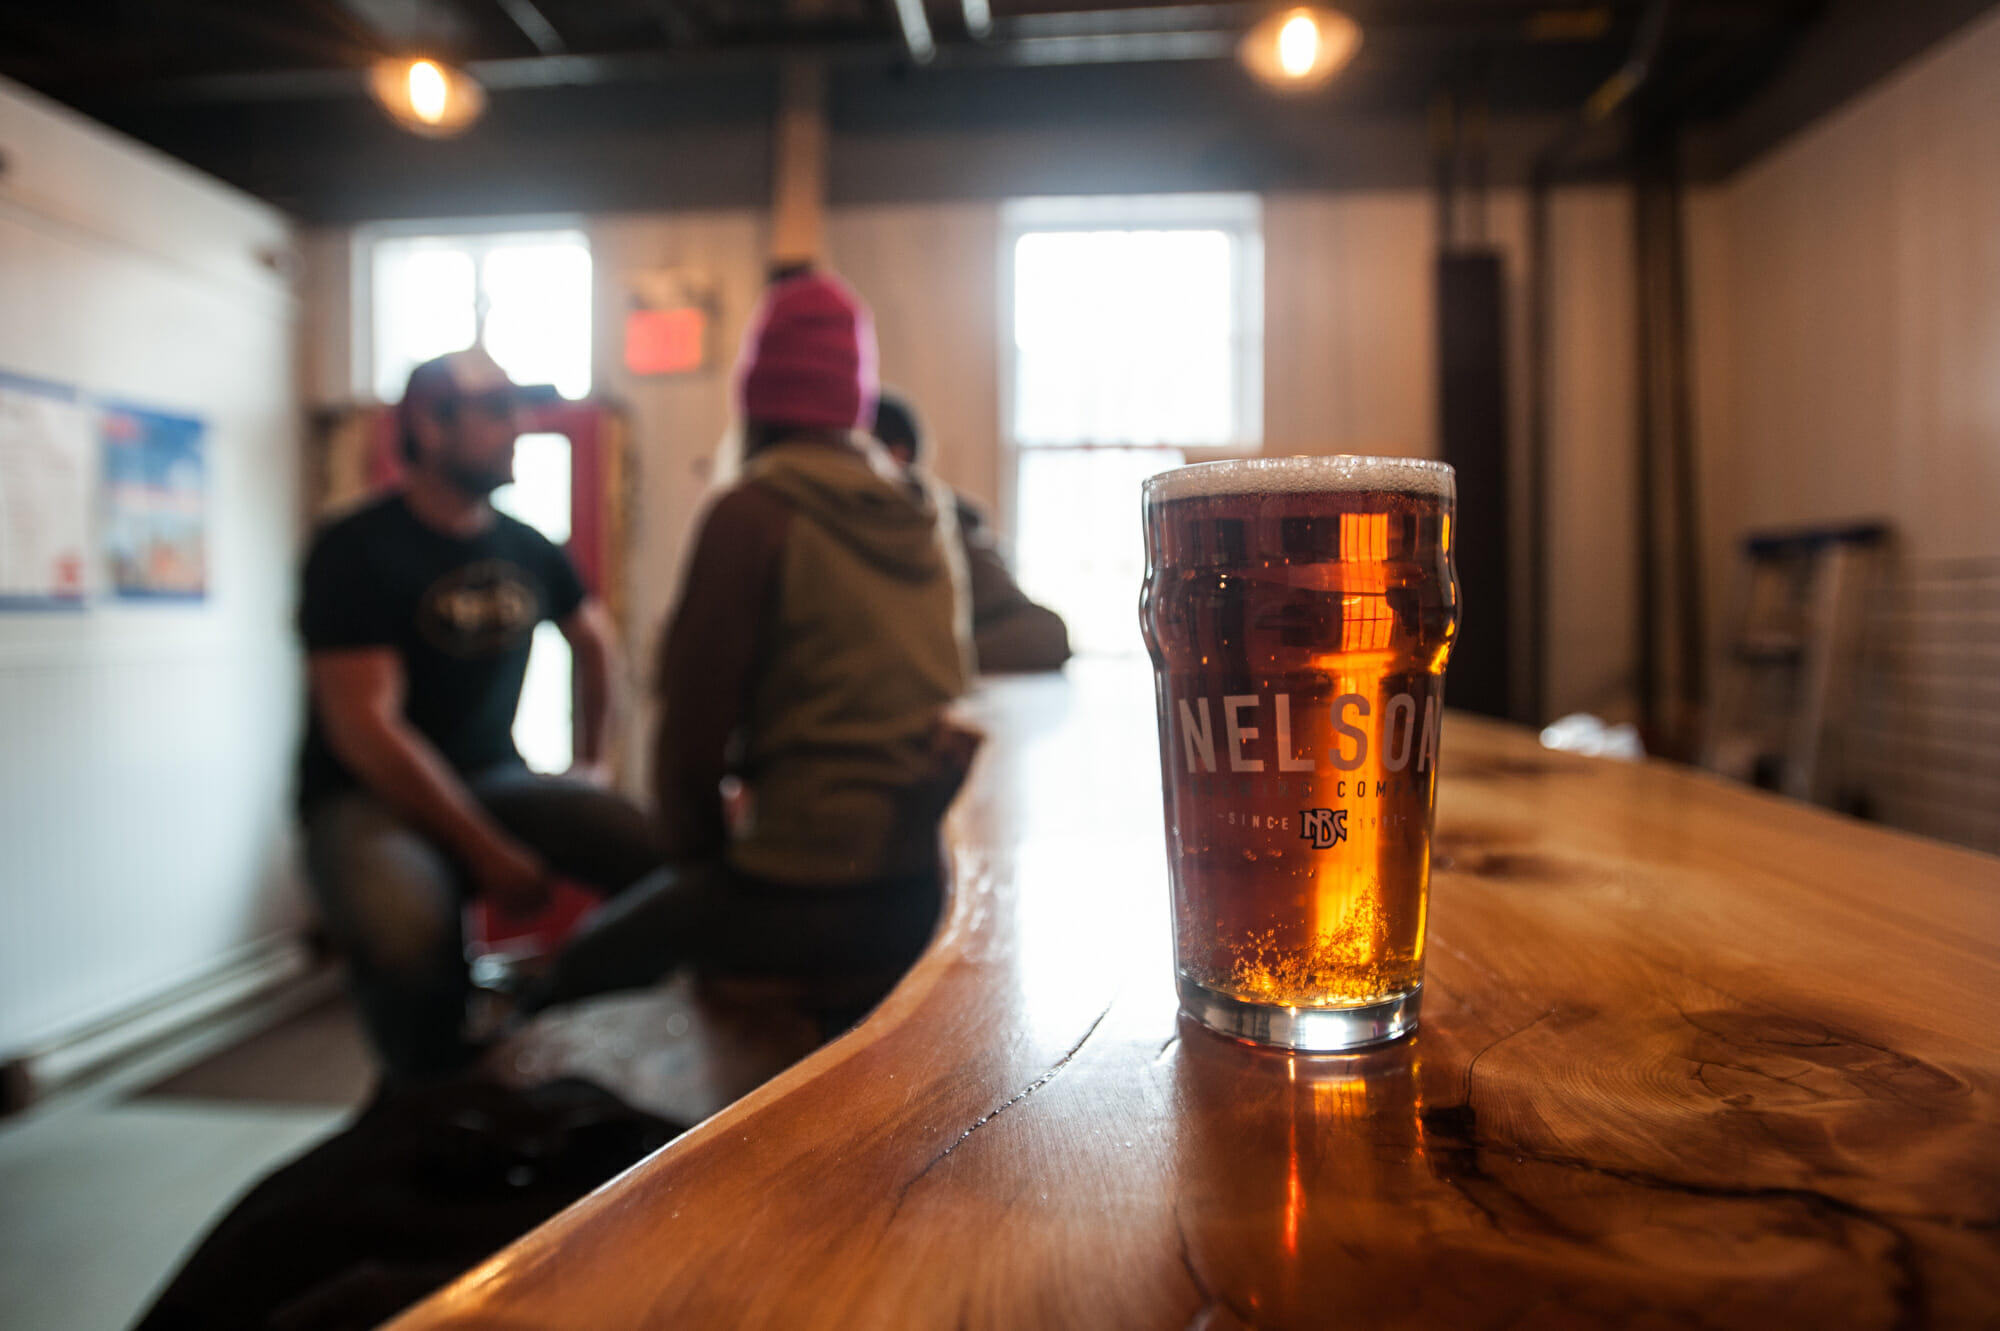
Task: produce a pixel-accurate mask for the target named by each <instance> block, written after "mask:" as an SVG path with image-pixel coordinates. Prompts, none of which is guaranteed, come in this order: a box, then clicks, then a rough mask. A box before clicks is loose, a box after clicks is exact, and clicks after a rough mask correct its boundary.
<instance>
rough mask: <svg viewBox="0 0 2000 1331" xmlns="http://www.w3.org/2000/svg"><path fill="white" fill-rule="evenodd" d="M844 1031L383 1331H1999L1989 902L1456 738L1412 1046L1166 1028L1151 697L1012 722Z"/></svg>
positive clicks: (1643, 789)
mask: <svg viewBox="0 0 2000 1331" xmlns="http://www.w3.org/2000/svg"><path fill="white" fill-rule="evenodd" d="M979 705H980V707H981V709H982V710H983V712H984V715H985V720H986V722H987V724H988V725H990V726H991V727H992V728H993V731H994V733H995V741H994V743H993V744H992V745H990V746H989V749H988V752H987V754H986V755H985V756H984V757H983V758H982V760H981V768H980V770H979V771H978V773H977V774H976V777H975V783H974V785H973V787H972V788H971V789H970V790H969V792H968V795H967V797H966V798H965V799H964V800H963V801H962V802H961V808H960V811H959V812H958V814H957V815H955V821H954V828H953V833H954V840H955V845H956V857H957V868H958V874H959V879H958V884H957V888H956V894H955V898H954V901H953V904H952V908H951V911H950V914H949V917H948V920H947V923H946V925H945V927H944V928H943V930H942V932H941V934H940V936H939V938H938V939H937V940H936V942H935V943H934V945H933V947H932V949H931V951H930V953H929V954H928V955H927V956H926V958H925V959H924V960H923V962H921V963H920V965H919V966H918V968H917V969H916V970H915V971H914V972H913V973H912V974H911V975H910V977H909V978H908V979H907V980H906V981H905V983H904V984H903V986H902V987H901V988H900V989H899V990H898V991H897V992H896V993H895V994H894V995H892V997H891V998H890V999H889V1001H888V1002H887V1003H886V1004H885V1005H884V1006H883V1008H882V1009H880V1010H879V1011H878V1012H877V1013H876V1014H875V1015H874V1016H873V1017H871V1018H870V1019H869V1021H868V1022H866V1023H865V1024H864V1025H863V1026H862V1027H861V1028H859V1029H858V1030H857V1031H855V1032H854V1033H852V1034H851V1035H850V1036H848V1037H847V1038H846V1039H844V1040H842V1041H840V1042H838V1043H836V1044H834V1045H831V1046H828V1047H827V1048H825V1049H823V1050H821V1051H820V1052H819V1053H818V1054H816V1055H815V1056H813V1057H812V1058H810V1059H808V1060H806V1061H805V1062H803V1063H801V1064H799V1065H798V1066H796V1067H794V1068H793V1069H792V1070H791V1071H789V1072H788V1073H786V1074H785V1075H784V1076H782V1077H780V1078H779V1079H777V1080H775V1081H773V1082H771V1083H769V1084H767V1085H766V1086H764V1087H763V1088H761V1089H760V1090H759V1091H757V1092H756V1093H754V1094H752V1095H751V1096H749V1097H747V1098H746V1099H744V1100H742V1101H740V1102H739V1103H737V1104H736V1105H734V1106H733V1107H731V1108H730V1109H728V1110H726V1111H724V1112H723V1113H721V1114H719V1115H717V1116H716V1117H715V1118H713V1119H711V1120H709V1121H708V1122H706V1123H705V1124H703V1125H702V1126H701V1127H699V1128H697V1129H696V1130H695V1131H693V1132H691V1133H689V1134H687V1135H686V1136H685V1137H683V1138H682V1139H681V1140H679V1141H678V1142H676V1143H675V1144H674V1145H672V1146H670V1147H668V1148H667V1149H666V1150H664V1151H662V1152H661V1153H660V1154H658V1155H657V1156H654V1157H653V1158H652V1159H650V1160H648V1161H646V1162H644V1163H643V1164H641V1165H640V1166H638V1167H637V1168H635V1169H634V1170H632V1171H631V1172H630V1173H628V1174H626V1175H625V1176H624V1177H622V1178H620V1179H618V1180H616V1181H615V1182H613V1183H612V1184H610V1185H608V1186H607V1187H605V1188H604V1189H602V1190H600V1191H599V1192H597V1193H596V1194H594V1195H592V1196H591V1197H589V1198H586V1199H585V1200H584V1201H583V1202H581V1203H579V1204H578V1205H577V1206H575V1207H573V1208H571V1209H570V1210H569V1211H567V1212H565V1213H564V1214H563V1215H561V1216H559V1217H558V1218H557V1219H556V1220H554V1221H553V1222H551V1223H550V1224H548V1225H546V1226H544V1227H543V1228H542V1229H540V1230H537V1231H536V1232H535V1233H533V1234H531V1235H529V1236H528V1237H527V1238H525V1239H524V1240H522V1241H521V1242H520V1243H518V1244H516V1245H515V1246H514V1247H512V1248H510V1249H508V1250H507V1251H506V1252H504V1253H502V1254H500V1255H499V1256H498V1257H496V1258H495V1259H493V1260H492V1261H490V1262H488V1263H487V1264H485V1265H484V1266H482V1267H480V1268H478V1269H477V1270H475V1271H473V1272H471V1273H470V1274H468V1275H467V1276H466V1277H464V1278H463V1279H461V1280H460V1281H459V1282H457V1283H456V1284H455V1285H453V1286H451V1287H450V1288H449V1289H447V1290H445V1291H444V1292H442V1293H440V1294H439V1295H438V1296H436V1297H435V1298H433V1299H431V1300H430V1301H429V1302H427V1303H425V1304H423V1305H421V1306H419V1307H418V1308H417V1309H415V1310H413V1311H412V1312H411V1313H409V1314H408V1315H406V1316H405V1317H404V1318H403V1319H402V1320H401V1321H399V1322H398V1323H396V1325H397V1326H398V1327H400V1328H406V1329H414V1328H437V1327H458V1326H479V1327H491V1328H554V1327H588V1328H593V1329H599V1328H601V1329H607V1331H608V1329H611V1328H625V1327H632V1328H638V1327H666V1326H687V1327H708V1326H728V1327H788V1328H789V1327H802V1326H839V1327H912V1326H921V1327H928V1326H963V1327H973V1328H978V1327H1036V1328H1040V1327H1076V1328H1103V1327H1140V1328H1153V1327H1158V1328H1181V1327H1197V1328H1216V1329H1219V1328H1233V1327H1239V1326H1260V1327H1323V1326H1368V1327H1429V1326H1438V1327H1445V1326H1449V1327H1453V1328H1486V1327H1491V1328H1501V1327H1515V1326H1535V1327H1569V1326H1618V1327H1666V1326H1689V1325H1699V1326H1705V1327H1752V1326H1771V1325H1799V1326H1818V1327H1856V1328H1864V1327H1865V1328H1873V1327H1883V1328H1892V1327H1915V1326H1941V1327H1943V1326H1950V1327H1972V1326H1990V1325H1993V1324H1995V1322H1996V1321H2000V1098H1996V1088H2000V943H1996V940H2000V861H1995V860H1993V859H1989V858H1986V857H1982V856H1978V855H1973V854H1970V853H1967V852H1961V851H1956V850H1952V849H1949V848H1947V847H1944V846H1940V845H1935V844H1931V843H1927V842H1923V841H1918V840H1914V839H1911V838H1907V837H1901V836H1896V835H1893V834H1890V833H1886V832H1883V831H1880V830H1878V829H1873V828H1869V827H1866V826H1863V825H1861V824H1858V823H1854V822H1851V821H1847V820H1843V819H1839V818H1836V817H1833V816H1830V815H1827V814H1823V813H1820V812H1818V811H1815V810H1812V809H1808V808H1805V807H1802V806H1796V805H1792V804H1788V803H1783V802H1780V801H1778V800H1775V799H1771V798H1767V797H1764V796H1761V795H1758V794H1755V793H1752V792H1747V791H1744V790H1740V789H1736V788H1733V787H1730V786H1726V785H1724V784H1723V783H1721V782H1719V781H1716V780H1713V779H1710V778H1708V777H1705V776H1703V775H1701V774H1698V773H1693V772H1689V771H1685V770H1681V769H1675V768H1671V767H1667V766H1664V765H1660V764H1643V765H1619V764H1612V763H1606V762H1600V761H1595V760H1590V759H1583V758H1576V757H1570V756H1566V755H1560V754H1551V753H1547V752H1545V751H1543V750H1541V749H1540V748H1539V747H1538V746H1537V745H1536V744H1535V743H1534V742H1533V740H1532V737H1530V736H1528V735H1527V734H1525V733H1524V732H1518V731H1516V730H1514V729H1511V728H1508V727H1503V726H1499V725H1495V724H1492V723H1487V722H1481V721H1477V720H1474V719H1471V718H1466V717H1454V718H1453V719H1452V720H1451V721H1450V723H1449V725H1448V727H1447V732H1446V735H1445V743H1444V760H1443V776H1442V785H1441V793H1440V796H1439V810H1440V812H1439V841H1438V844H1439V851H1440V863H1439V872H1438V874H1437V877H1436V882H1435V887H1434V891H1433V910H1432V917H1431V927H1430V949H1431V950H1430V958H1429V969H1428V978H1427V983H1426V996H1425V1007H1424V1014H1423V1026H1422V1029H1421V1030H1420V1031H1419V1033H1418V1034H1417V1036H1416V1037H1414V1038H1413V1039H1411V1040H1408V1041H1405V1042H1403V1043H1401V1044H1399V1045H1394V1046H1390V1047H1388V1048H1385V1049H1381V1050H1377V1051H1374V1052H1371V1053H1367V1054H1362V1055H1354V1056H1349V1057H1343V1058H1292V1057H1286V1056H1283V1055H1278V1054H1273V1053H1268V1052H1263V1051H1258V1050H1254V1049H1250V1048H1247V1047H1244V1046H1240V1045H1237V1044H1234V1043H1231V1042H1229V1041H1226V1040H1222V1039H1219V1038H1216V1037H1214V1036H1211V1035H1209V1034H1208V1033H1206V1032H1204V1031H1201V1030H1199V1029H1197V1028H1195V1027H1193V1026H1192V1025H1190V1024H1188V1023H1186V1022H1184V1021H1182V1020H1180V1019H1178V1018H1177V1016H1176V1013H1175V1005H1174V999H1173V994H1172V988H1171V983H1170V970H1171V963H1170V958H1169V951H1168V942H1167V939H1168V931H1167V907H1166V887H1165V877H1164V853H1163V850H1162V846H1161V840H1162V838H1161V832H1160V812H1159V798H1158V793H1157V790H1158V787H1157V781H1156V777H1155V764H1156V758H1155V754H1156V752H1157V750H1156V747H1155V742H1154V739H1153V735H1152V724H1153V723H1152V710H1151V697H1150V685H1149V683H1148V681H1147V679H1146V677H1145V675H1144V673H1143V671H1142V670H1140V669H1138V668H1130V669H1128V668H1124V667H1080V666H1073V667H1072V671H1071V675H1070V677H1069V678H1068V679H1067V680H1062V679H1053V680H1038V681H1019V682H1008V683H1004V684H995V685H991V686H989V689H988V691H987V692H986V693H985V694H984V695H983V696H982V697H981V698H980V699H979Z"/></svg>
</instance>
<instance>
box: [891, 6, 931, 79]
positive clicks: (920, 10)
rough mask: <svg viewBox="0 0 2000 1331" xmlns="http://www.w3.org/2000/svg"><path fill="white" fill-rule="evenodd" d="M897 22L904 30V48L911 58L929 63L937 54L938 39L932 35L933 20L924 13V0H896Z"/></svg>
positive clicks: (921, 62) (923, 63)
mask: <svg viewBox="0 0 2000 1331" xmlns="http://www.w3.org/2000/svg"><path fill="white" fill-rule="evenodd" d="M895 5H896V24H897V26H898V27H900V28H901V29H902V30H903V49H904V50H905V51H907V52H909V55H910V59H912V60H914V61H916V62H917V63H918V64H920V65H928V64H929V63H930V62H931V60H932V59H933V58H934V57H935V56H936V55H937V39H936V38H935V37H933V36H931V21H930V18H929V17H928V16H927V15H926V14H925V13H924V0H895Z"/></svg>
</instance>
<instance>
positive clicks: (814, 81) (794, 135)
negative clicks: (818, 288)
mask: <svg viewBox="0 0 2000 1331" xmlns="http://www.w3.org/2000/svg"><path fill="white" fill-rule="evenodd" d="M775 138H776V142H775V144H774V151H773V153H772V159H773V176H772V181H771V266H772V267H773V268H780V267H786V266H789V265H794V264H813V263H817V262H819V260H820V259H821V258H822V257H823V255H824V252H825V248H826V146H827V131H826V64H825V62H824V61H822V60H820V59H818V58H816V57H812V56H798V57H795V58H793V59H790V60H787V61H786V62H785V66H784V69H783V71H782V72H781V74H780V75H779V85H778V120H777V126H776V135H775Z"/></svg>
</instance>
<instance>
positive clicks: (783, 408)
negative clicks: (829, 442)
mask: <svg viewBox="0 0 2000 1331" xmlns="http://www.w3.org/2000/svg"><path fill="white" fill-rule="evenodd" d="M876 374H877V371H876V359H875V323H874V320H873V319H871V318H870V317H869V314H868V307H867V306H866V305H864V304H862V303H861V298H860V297H859V296H857V295H855V294H854V293H853V292H852V291H850V290H849V289H848V288H847V286H846V284H845V283H843V282H841V281H840V280H839V279H838V278H835V277H830V276H827V275H825V274H821V273H802V274H800V275H799V276H797V277H788V278H785V279H784V280H782V281H780V282H776V283H773V284H772V285H771V286H770V287H769V288H768V289H767V290H766V291H765V292H764V299H763V301H762V302H761V303H760V304H759V305H758V307H757V313H756V314H755V316H753V317H752V318H751V320H750V328H749V331H748V332H746V333H745V334H744V337H743V354H742V355H741V356H739V357H738V358H737V363H736V406H737V410H739V411H740V412H741V413H742V415H743V419H744V420H746V421H760V422H768V423H770V424H774V425H802V426H819V427H826V428H830V429H851V428H853V427H854V426H857V425H860V426H865V425H867V424H868V423H869V421H870V420H871V419H873V417H874V412H875V394H876V390H877V387H878V383H877V378H876Z"/></svg>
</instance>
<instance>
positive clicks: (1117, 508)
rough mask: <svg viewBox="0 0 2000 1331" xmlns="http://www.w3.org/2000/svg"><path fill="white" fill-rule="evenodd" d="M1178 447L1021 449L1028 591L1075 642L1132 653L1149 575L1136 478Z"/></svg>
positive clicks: (1172, 463) (1021, 573)
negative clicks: (1143, 583) (1143, 584)
mask: <svg viewBox="0 0 2000 1331" xmlns="http://www.w3.org/2000/svg"><path fill="white" fill-rule="evenodd" d="M1185 460H1186V459H1185V457H1184V455H1183V454H1182V453H1181V451H1180V450H1179V449H1177V448H1024V449H1022V450H1021V470H1020V482H1019V485H1018V487H1017V489H1016V493H1015V502H1016V504H1017V505H1018V508H1019V512H1020V515H1021V517H1020V522H1019V523H1018V528H1019V533H1020V534H1019V538H1018V539H1017V541H1016V542H1015V544H1016V548H1017V549H1018V550H1019V552H1020V553H1019V556H1018V558H1017V559H1016V561H1015V562H1016V564H1017V566H1018V568H1017V573H1018V577H1019V580H1020V583H1021V590H1022V591H1024V592H1026V593H1027V594H1028V595H1029V596H1030V597H1031V598H1032V599H1034V600H1036V601H1039V602H1041V603H1042V604H1043V605H1045V606H1047V607H1049V609H1051V610H1053V611H1055V612H1056V613H1057V614H1059V615H1061V616H1062V617H1063V622H1064V623H1065V624H1067V625H1068V626H1069V638H1070V650H1072V651H1074V652H1077V653H1079V654H1082V655H1098V656H1132V655H1136V654H1138V653H1139V652H1142V651H1144V650H1145V644H1144V642H1143V641H1142V640H1141V639H1140V637H1139V583H1140V582H1141V581H1142V580H1143V579H1144V577H1145V575H1146V552H1145V538H1144V535H1143V534H1142V533H1141V531H1140V528H1139V482H1141V481H1143V480H1145V479H1146V478H1147V477H1148V476H1152V475H1154V474H1156V473H1158V472H1162V471H1165V470H1167V468H1169V467H1178V466H1180V465H1181V463H1182V462H1183V461H1185Z"/></svg>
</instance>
